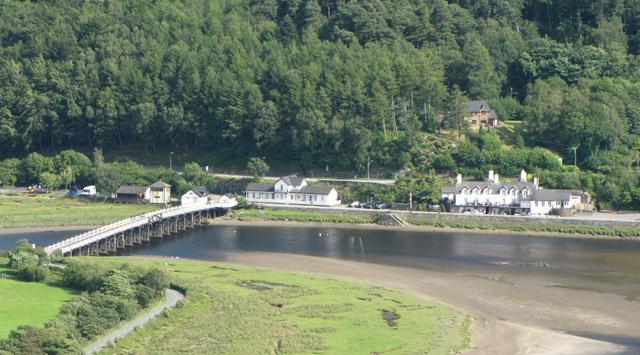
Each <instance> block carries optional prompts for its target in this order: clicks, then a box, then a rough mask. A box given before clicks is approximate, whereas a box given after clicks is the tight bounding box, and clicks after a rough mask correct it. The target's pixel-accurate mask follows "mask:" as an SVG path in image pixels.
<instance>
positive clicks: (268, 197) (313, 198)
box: [245, 175, 340, 206]
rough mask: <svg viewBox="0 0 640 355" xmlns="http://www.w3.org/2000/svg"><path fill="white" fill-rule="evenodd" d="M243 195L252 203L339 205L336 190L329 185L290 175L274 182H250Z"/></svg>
mask: <svg viewBox="0 0 640 355" xmlns="http://www.w3.org/2000/svg"><path fill="white" fill-rule="evenodd" d="M245 197H246V199H247V201H250V202H254V203H271V204H286V205H309V206H339V205H340V200H339V199H338V191H336V189H335V188H333V187H331V186H311V185H309V184H308V183H307V181H306V180H305V179H304V178H301V177H298V176H295V175H290V176H285V177H282V178H280V179H279V180H278V181H277V182H276V183H275V184H258V183H250V184H248V185H247V188H246V192H245Z"/></svg>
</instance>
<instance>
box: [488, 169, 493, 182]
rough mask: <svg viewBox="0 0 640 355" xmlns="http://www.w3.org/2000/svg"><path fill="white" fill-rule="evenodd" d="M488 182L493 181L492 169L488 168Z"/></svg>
mask: <svg viewBox="0 0 640 355" xmlns="http://www.w3.org/2000/svg"><path fill="white" fill-rule="evenodd" d="M489 182H493V170H489Z"/></svg>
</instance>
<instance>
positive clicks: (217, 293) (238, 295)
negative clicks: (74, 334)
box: [90, 258, 469, 354]
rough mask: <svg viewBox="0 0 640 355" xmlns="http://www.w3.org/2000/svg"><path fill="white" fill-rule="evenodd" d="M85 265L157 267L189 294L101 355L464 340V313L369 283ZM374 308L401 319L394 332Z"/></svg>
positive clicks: (433, 350)
mask: <svg viewBox="0 0 640 355" xmlns="http://www.w3.org/2000/svg"><path fill="white" fill-rule="evenodd" d="M90 260H94V261H95V262H99V263H113V262H118V263H119V262H127V263H130V264H132V265H144V266H146V267H151V266H153V267H158V268H161V269H163V270H166V271H167V272H168V273H169V274H170V275H171V277H172V278H173V280H174V282H176V283H180V284H181V285H183V286H185V287H186V288H187V290H188V297H187V299H186V300H185V301H184V304H183V305H182V306H181V307H180V308H179V309H173V310H171V311H169V312H168V314H167V315H166V317H160V318H157V319H156V320H154V321H152V322H150V323H149V324H148V325H147V326H145V327H144V328H142V329H139V330H138V331H136V332H135V333H132V334H130V335H129V336H127V337H126V338H124V339H122V340H121V341H119V342H118V343H117V344H116V345H115V346H114V347H112V348H109V349H106V353H108V354H116V353H118V354H122V353H136V354H157V353H177V352H189V353H202V354H214V353H216V354H268V353H288V354H291V353H307V354H308V353H314V354H317V353H329V354H370V353H391V354H416V353H430V354H449V353H451V352H454V351H458V350H460V349H462V348H464V347H465V346H467V344H468V332H469V321H468V318H467V317H466V316H465V315H464V314H462V313H460V312H459V311H456V310H453V309H451V308H449V307H446V306H444V305H441V304H438V303H435V302H429V301H424V300H421V299H418V298H416V297H413V296H410V295H406V294H403V293H400V292H397V291H393V290H388V289H385V288H381V287H376V286H371V285H368V284H363V283H357V282H353V281H348V280H341V279H331V278H327V277H317V276H313V275H308V274H296V273H287V272H276V271H271V270H266V269H259V268H251V267H243V266H235V265H233V266H230V265H223V264H213V263H208V262H197V261H186V260H173V259H132V258H102V259H100V258H93V259H90ZM248 285H257V286H260V287H247V286H248ZM383 310H389V311H391V312H394V313H395V314H397V315H399V316H400V318H398V319H397V320H396V321H395V326H393V327H391V326H389V325H388V324H387V322H386V321H385V319H383V316H382V311H383Z"/></svg>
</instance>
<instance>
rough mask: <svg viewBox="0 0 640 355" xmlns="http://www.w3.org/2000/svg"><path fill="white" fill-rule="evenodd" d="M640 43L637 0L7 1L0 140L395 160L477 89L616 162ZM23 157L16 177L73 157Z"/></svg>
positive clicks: (0, 147) (629, 118)
mask: <svg viewBox="0 0 640 355" xmlns="http://www.w3.org/2000/svg"><path fill="white" fill-rule="evenodd" d="M638 54H640V1H638V0H617V1H604V0H600V1H567V0H544V1H543V0H532V1H524V0H515V1H514V0H510V1H507V0H481V1H468V0H457V1H445V0H420V1H416V0H373V1H356V0H354V1H337V0H259V1H258V0H193V1H188V2H187V1H169V0H157V1H143V2H141V1H133V0H111V1H99V2H97V1H80V0H55V1H3V2H0V82H1V83H2V86H0V156H2V157H9V156H14V155H20V156H26V155H27V154H29V153H31V152H33V151H56V152H57V151H60V150H63V149H69V148H73V149H79V150H83V151H91V150H92V149H93V148H95V147H102V148H104V149H107V150H108V149H114V148H123V147H135V148H137V149H147V150H152V151H153V150H162V149H164V148H166V147H168V146H171V147H172V148H171V149H182V150H184V151H191V150H208V151H216V152H218V153H221V154H223V155H224V156H226V157H228V158H230V159H231V158H243V159H246V158H247V157H250V156H264V157H266V158H267V160H287V161H295V162H296V163H297V164H299V166H302V167H303V168H304V167H305V166H306V167H308V166H323V167H324V166H325V164H330V165H331V166H332V167H336V166H337V167H348V168H352V169H360V170H362V169H363V168H364V167H365V166H366V165H367V162H369V161H370V158H371V157H372V156H379V157H380V159H381V160H385V159H386V161H388V162H389V165H385V166H388V167H391V166H393V167H394V168H395V166H396V165H398V162H403V163H404V162H410V161H411V158H410V157H409V155H410V153H408V152H407V151H408V149H407V147H409V148H414V147H416V146H417V145H420V144H422V141H423V140H424V139H423V138H424V137H425V136H423V135H422V134H423V133H436V132H437V131H438V130H439V129H440V128H447V127H449V128H453V127H455V126H457V127H458V128H460V125H459V124H458V123H460V121H459V119H458V117H459V114H458V113H459V112H458V109H459V105H458V101H459V99H460V98H461V97H468V98H471V99H485V100H488V101H489V102H490V103H491V104H492V106H493V107H494V108H495V109H496V110H497V111H498V114H499V115H500V116H501V118H511V119H519V120H524V121H526V124H524V125H522V127H523V130H524V131H522V132H520V135H521V136H520V139H519V141H518V145H519V147H520V148H521V149H525V148H524V145H525V144H527V145H529V146H543V147H546V148H549V149H552V150H554V151H555V152H557V153H558V154H560V155H561V156H563V157H564V158H565V160H572V158H573V152H572V149H571V147H576V146H577V147H578V154H577V155H578V162H579V165H581V166H582V167H583V168H588V169H592V170H594V171H596V172H604V171H612V170H620V168H621V167H629V166H631V165H632V163H633V162H634V158H633V156H636V158H635V159H636V160H637V159H638V158H637V155H638V154H637V150H634V149H632V148H630V147H631V146H632V144H633V143H634V142H636V141H637V139H638V134H639V133H640V109H639V107H640V84H639V83H638V80H639V79H640V60H639V59H638V57H637V56H638ZM426 137H431V136H428V135H427V136H426ZM523 138H525V139H523ZM426 144H427V145H431V144H433V142H427V143H426ZM390 147H393V149H395V150H389V149H390ZM458 158H459V157H458V156H457V155H456V154H453V155H451V156H450V157H449V158H447V157H440V160H439V161H438V162H437V163H438V166H440V167H441V168H442V169H437V170H440V171H447V169H446V168H447V167H448V168H451V167H452V166H453V167H455V166H462V165H464V164H460V162H459V161H454V163H455V164H453V165H452V164H451V161H450V160H448V159H454V160H455V159H458ZM76 163H78V162H76ZM6 164H11V163H10V162H8V163H6ZM25 164H26V165H25V166H24V168H25V170H22V171H21V173H22V174H24V175H25V176H22V177H18V179H19V180H20V179H22V180H25V179H27V178H28V177H35V176H39V174H40V173H41V172H42V171H43V170H42V169H44V168H46V166H47V164H53V166H54V167H55V166H57V164H59V163H58V162H55V161H49V162H47V161H44V160H43V161H40V159H39V158H38V157H32V158H30V160H29V162H28V163H25ZM242 164H243V163H242ZM76 165H77V164H76ZM7 169H8V168H7V167H6V166H5V167H3V166H0V178H1V177H2V176H3V175H7V174H6V170H7ZM45 170H46V169H45ZM62 173H63V171H58V174H62ZM66 174H67V175H71V174H79V175H82V174H83V171H69V172H66ZM5 179H7V178H6V177H5ZM9 179H11V177H9Z"/></svg>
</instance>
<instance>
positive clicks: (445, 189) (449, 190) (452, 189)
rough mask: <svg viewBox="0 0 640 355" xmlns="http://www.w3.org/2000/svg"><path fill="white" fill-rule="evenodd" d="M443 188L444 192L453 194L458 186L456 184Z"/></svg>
mask: <svg viewBox="0 0 640 355" xmlns="http://www.w3.org/2000/svg"><path fill="white" fill-rule="evenodd" d="M441 190H442V193H443V194H452V193H454V192H456V187H455V186H443V187H442V189H441Z"/></svg>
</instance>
